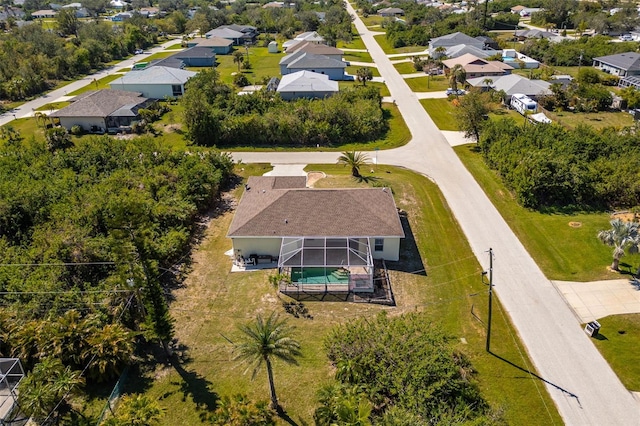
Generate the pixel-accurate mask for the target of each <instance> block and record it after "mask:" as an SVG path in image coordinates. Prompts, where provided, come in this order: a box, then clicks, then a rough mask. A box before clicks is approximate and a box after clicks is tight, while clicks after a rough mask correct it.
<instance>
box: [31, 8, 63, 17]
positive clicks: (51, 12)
mask: <svg viewBox="0 0 640 426" xmlns="http://www.w3.org/2000/svg"><path fill="white" fill-rule="evenodd" d="M57 13H58V12H56V11H55V10H52V9H44V10H38V11H35V12H33V13H32V14H31V17H32V18H34V19H47V18H55V17H56V14H57Z"/></svg>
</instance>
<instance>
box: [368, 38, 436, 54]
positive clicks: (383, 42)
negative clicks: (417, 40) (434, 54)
mask: <svg viewBox="0 0 640 426" xmlns="http://www.w3.org/2000/svg"><path fill="white" fill-rule="evenodd" d="M374 38H375V39H376V41H377V42H378V44H379V45H380V47H381V48H382V50H383V51H384V53H387V54H391V53H413V52H424V51H425V50H426V49H427V47H426V46H405V47H399V48H397V49H396V48H394V47H393V46H392V45H391V44H390V43H389V41H388V40H387V35H386V34H378V35H377V36H374Z"/></svg>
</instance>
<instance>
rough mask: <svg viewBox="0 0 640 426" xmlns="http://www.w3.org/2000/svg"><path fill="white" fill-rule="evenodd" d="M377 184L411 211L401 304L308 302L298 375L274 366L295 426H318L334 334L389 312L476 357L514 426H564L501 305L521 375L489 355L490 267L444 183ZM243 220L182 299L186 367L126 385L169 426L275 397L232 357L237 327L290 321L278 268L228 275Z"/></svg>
mask: <svg viewBox="0 0 640 426" xmlns="http://www.w3.org/2000/svg"><path fill="white" fill-rule="evenodd" d="M269 168H270V167H269V166H266V165H244V164H243V165H242V169H241V170H239V172H240V173H241V174H242V175H243V176H245V177H246V176H247V175H249V174H262V173H264V172H265V171H267V170H269ZM311 169H313V170H323V171H325V172H326V173H327V175H328V177H327V178H325V179H323V180H320V181H319V182H318V183H317V185H316V186H321V187H344V186H361V185H364V184H358V183H356V182H354V181H353V180H352V179H351V178H350V176H349V175H348V173H349V170H348V169H347V168H344V167H342V166H337V165H327V166H318V165H314V166H313V167H311ZM375 176H377V177H380V178H381V182H383V183H384V184H386V185H389V186H390V187H391V188H392V189H393V191H394V194H395V197H396V202H397V204H398V207H399V208H402V209H404V210H405V211H407V212H408V218H409V224H410V230H411V235H410V237H411V238H410V239H408V240H407V241H406V243H405V244H404V246H403V250H402V258H403V261H402V263H400V264H397V265H390V268H391V270H390V274H391V279H392V285H393V291H394V294H395V298H396V301H397V304H398V306H397V307H383V306H377V305H370V304H365V303H362V304H352V303H346V302H305V306H306V307H307V308H308V309H309V312H310V314H311V315H312V316H313V319H312V320H309V319H301V318H300V319H296V318H293V317H288V318H289V321H290V323H291V324H293V325H295V326H296V328H297V336H296V337H297V339H298V340H299V341H300V343H301V345H302V352H303V357H302V358H301V359H300V364H299V365H298V366H289V365H283V364H281V363H280V364H276V365H275V366H274V377H275V385H276V389H277V390H278V392H279V398H280V402H281V403H282V405H283V406H284V408H285V409H286V411H287V414H288V416H289V417H290V418H291V419H292V420H293V421H294V422H295V423H289V424H311V423H312V413H313V410H314V408H315V407H316V391H317V390H318V388H319V387H320V386H321V385H323V384H325V383H327V382H329V380H330V379H331V377H332V376H333V374H334V372H333V371H332V368H331V366H330V365H329V362H328V361H327V359H326V356H325V353H324V350H323V346H322V341H323V338H324V336H325V335H326V334H327V332H328V331H329V330H330V329H331V328H332V327H333V326H335V325H337V324H342V323H344V322H346V321H348V320H350V319H354V318H358V317H371V316H373V315H375V314H377V313H378V312H381V311H387V312H389V313H390V314H391V315H398V314H401V313H403V312H410V311H416V310H420V311H426V312H429V313H430V314H431V317H432V318H433V321H435V322H438V323H441V324H442V326H443V327H444V328H445V329H446V331H448V332H449V333H450V334H451V335H452V337H453V338H454V339H455V342H457V344H456V346H457V347H458V348H459V350H461V351H463V352H464V353H466V354H467V355H468V356H469V358H470V359H471V361H472V362H473V365H474V367H475V369H476V370H477V372H478V373H477V378H478V381H479V387H480V389H481V391H482V393H483V395H484V396H485V398H486V399H487V400H488V402H489V403H490V404H491V405H492V406H493V407H495V408H497V409H502V410H504V417H505V420H506V422H507V423H508V424H527V425H549V424H561V423H562V420H561V419H560V417H559V415H558V414H557V412H556V410H555V407H554V404H553V402H552V401H551V400H550V398H549V396H548V394H547V392H546V391H545V388H544V384H543V383H542V382H541V381H540V380H539V379H536V378H534V377H532V376H531V375H530V374H528V373H527V372H526V370H531V368H532V367H531V363H530V361H529V360H528V358H527V357H526V351H525V350H524V348H523V347H522V345H521V344H520V343H519V341H518V339H517V335H516V332H515V330H514V329H513V328H512V327H511V326H510V325H509V323H508V322H507V321H506V319H507V315H506V313H504V312H503V310H502V309H501V307H500V304H499V303H496V304H495V305H494V306H495V315H494V322H493V329H492V332H493V337H494V338H493V343H492V350H493V351H494V352H495V353H496V354H497V355H499V356H500V357H502V358H504V359H506V360H508V361H509V362H510V363H513V364H515V365H517V366H519V367H521V368H517V367H514V366H513V365H512V364H509V363H507V362H504V361H503V360H501V359H500V358H497V357H495V356H493V355H490V354H488V353H486V352H485V350H484V340H485V332H484V326H483V325H482V324H481V323H480V322H479V321H478V320H476V319H475V318H474V317H473V315H472V314H471V312H473V313H474V314H475V315H477V316H478V317H479V318H482V319H486V287H485V286H484V285H483V284H482V283H481V281H480V266H479V265H478V263H477V261H476V260H475V258H474V256H473V254H472V252H471V250H470V249H469V247H468V245H467V242H466V240H465V238H464V235H463V233H462V231H461V230H460V228H459V226H458V225H457V223H456V222H455V220H454V219H453V217H452V216H451V213H450V211H449V209H448V208H447V206H446V203H445V202H444V199H443V197H442V194H441V193H440V192H439V190H438V189H437V187H436V186H435V184H433V183H432V182H431V181H430V180H429V179H427V178H425V177H423V176H420V175H418V174H415V173H412V172H410V171H408V170H404V169H397V168H391V167H383V166H379V167H377V171H376V173H375ZM242 188H243V187H242V185H238V187H237V188H236V190H235V191H234V196H235V197H236V199H237V198H238V197H240V195H241V193H242ZM232 216H233V212H232V211H231V210H228V211H227V210H224V211H223V212H222V213H220V214H219V215H218V216H217V217H216V218H215V219H213V220H212V221H211V222H210V224H209V227H208V229H207V231H206V233H205V236H204V238H203V240H202V242H201V243H200V244H199V246H198V247H197V249H196V251H195V253H194V255H193V260H194V262H193V270H192V272H191V273H190V275H189V277H188V278H187V281H186V282H185V285H184V287H182V288H180V289H179V290H176V291H175V301H174V302H173V303H172V306H171V312H172V315H173V316H174V318H175V319H176V336H177V337H178V339H179V341H180V343H181V344H183V345H185V347H186V356H185V357H184V358H186V359H185V361H184V362H182V363H181V364H180V365H179V366H178V368H175V367H171V366H166V365H164V364H162V365H158V366H157V367H155V368H154V369H151V370H149V371H144V372H143V374H142V375H141V376H140V377H139V378H138V379H137V380H136V379H135V378H134V379H132V380H130V381H129V383H128V384H127V389H126V390H127V391H129V392H142V393H145V394H146V395H148V396H149V397H150V398H152V399H153V400H158V401H159V403H160V404H161V405H162V406H163V407H165V408H166V409H167V410H166V414H165V416H164V418H163V419H162V422H161V424H163V425H174V424H189V425H199V424H206V415H207V411H208V410H212V409H214V408H215V405H216V401H217V399H218V398H219V397H221V396H225V395H232V394H236V393H245V394H247V395H248V396H249V397H250V398H252V399H256V400H257V399H261V400H266V399H267V398H268V389H267V380H266V374H265V373H264V371H260V373H259V374H258V376H257V377H256V379H255V380H254V381H252V380H251V379H250V375H249V374H243V371H244V367H243V366H240V365H238V364H237V362H235V361H233V360H232V354H231V348H232V345H231V344H230V343H229V340H231V341H237V339H238V337H239V332H238V330H237V326H238V325H239V324H243V323H245V322H247V321H249V320H251V319H252V318H254V317H255V315H256V313H258V312H263V313H268V312H271V311H274V310H275V311H277V312H279V313H281V315H286V314H285V313H284V311H283V308H282V301H283V300H288V299H287V298H286V297H285V296H281V298H282V300H280V298H279V297H278V295H277V294H276V292H275V291H274V289H273V288H272V287H271V286H270V285H269V284H268V282H267V277H268V275H269V273H270V272H271V271H257V272H250V273H230V272H229V270H230V267H231V261H230V260H229V258H228V257H227V256H225V255H224V252H225V251H226V250H228V249H229V248H231V242H230V241H229V240H228V239H227V238H226V236H225V235H226V232H227V229H228V227H229V224H230V222H231V219H232ZM414 238H415V239H414ZM414 242H415V245H414ZM413 268H415V269H421V268H426V270H427V274H412V273H408V272H403V270H415V269H413ZM523 369H524V371H523ZM279 424H282V425H284V424H287V423H285V422H284V421H280V423H279Z"/></svg>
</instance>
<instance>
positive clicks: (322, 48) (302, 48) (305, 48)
mask: <svg viewBox="0 0 640 426" xmlns="http://www.w3.org/2000/svg"><path fill="white" fill-rule="evenodd" d="M295 52H307V53H313V54H314V55H343V54H344V52H343V51H342V50H340V49H338V48H335V47H332V46H327V45H326V44H316V43H313V42H310V41H303V42H300V43H298V44H295V45H293V46H291V47H290V48H289V49H287V53H295Z"/></svg>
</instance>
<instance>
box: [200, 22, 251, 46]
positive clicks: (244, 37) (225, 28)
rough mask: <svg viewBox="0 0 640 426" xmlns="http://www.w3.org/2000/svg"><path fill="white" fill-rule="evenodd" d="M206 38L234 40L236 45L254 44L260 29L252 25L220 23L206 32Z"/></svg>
mask: <svg viewBox="0 0 640 426" xmlns="http://www.w3.org/2000/svg"><path fill="white" fill-rule="evenodd" d="M205 37H206V38H211V37H220V38H224V39H227V40H231V41H233V44H234V45H236V46H241V45H244V44H246V43H249V44H253V43H255V41H256V37H258V30H257V29H256V27H252V26H251V25H235V24H234V25H220V26H219V27H218V28H214V29H212V30H211V31H209V32H207V33H206V34H205Z"/></svg>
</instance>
